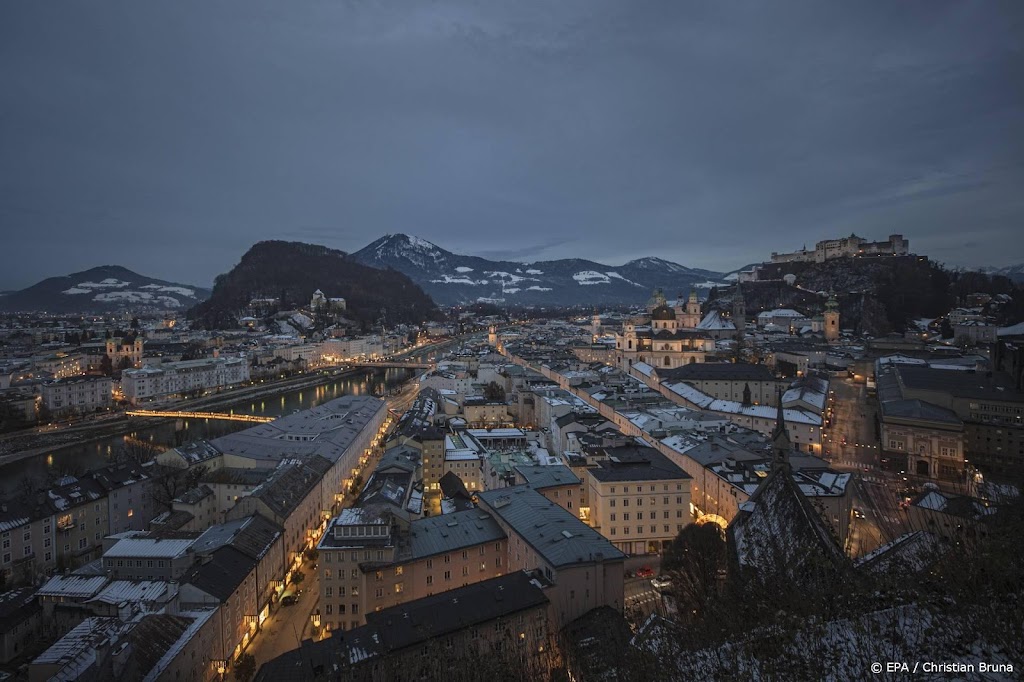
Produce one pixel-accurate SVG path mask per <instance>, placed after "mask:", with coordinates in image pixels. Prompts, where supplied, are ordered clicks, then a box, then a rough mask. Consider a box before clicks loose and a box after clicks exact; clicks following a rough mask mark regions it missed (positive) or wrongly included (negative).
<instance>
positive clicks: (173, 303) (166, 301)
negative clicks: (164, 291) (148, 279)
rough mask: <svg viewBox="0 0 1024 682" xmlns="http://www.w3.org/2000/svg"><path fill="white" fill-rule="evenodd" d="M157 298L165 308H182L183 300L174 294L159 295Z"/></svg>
mask: <svg viewBox="0 0 1024 682" xmlns="http://www.w3.org/2000/svg"><path fill="white" fill-rule="evenodd" d="M156 300H158V301H160V303H162V304H163V305H164V307H165V308H180V307H181V301H179V300H178V299H176V298H174V297H173V296H157V297H156Z"/></svg>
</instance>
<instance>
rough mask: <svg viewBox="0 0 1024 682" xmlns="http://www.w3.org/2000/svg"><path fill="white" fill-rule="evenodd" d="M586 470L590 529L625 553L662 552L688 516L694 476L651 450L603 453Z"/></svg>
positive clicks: (623, 449) (620, 449)
mask: <svg viewBox="0 0 1024 682" xmlns="http://www.w3.org/2000/svg"><path fill="white" fill-rule="evenodd" d="M599 454H600V458H599V459H598V460H597V466H595V467H591V468H588V469H587V470H586V476H587V487H588V488H589V495H588V499H589V502H590V525H591V526H592V527H593V528H594V529H595V530H597V531H599V532H600V533H601V534H602V535H603V536H605V537H606V538H608V540H609V541H610V542H611V543H612V544H613V545H615V546H616V547H617V548H619V549H620V550H621V551H623V552H624V553H626V554H649V553H656V552H660V551H661V550H662V549H664V548H665V547H666V546H667V545H668V544H669V543H670V542H671V541H672V539H673V538H675V536H676V535H678V533H679V531H681V530H682V529H683V526H685V525H687V524H689V523H690V522H691V520H692V517H691V515H690V482H691V477H690V475H689V474H687V473H686V472H685V471H683V469H681V468H680V467H679V466H677V465H676V464H674V463H673V462H672V461H671V460H670V459H669V458H668V457H666V456H665V455H663V454H661V453H660V452H658V451H657V450H655V449H653V448H647V447H640V446H636V445H631V446H623V447H615V448H605V449H603V450H602V451H600V453H599Z"/></svg>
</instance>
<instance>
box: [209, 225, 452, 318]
mask: <svg viewBox="0 0 1024 682" xmlns="http://www.w3.org/2000/svg"><path fill="white" fill-rule="evenodd" d="M317 289H319V290H321V291H323V292H324V294H325V295H326V296H328V297H331V298H335V297H342V298H344V299H346V301H347V303H348V312H347V313H346V316H347V317H349V318H350V319H352V320H354V321H356V322H360V323H363V324H376V323H377V322H378V321H379V320H380V319H381V318H383V319H384V321H385V322H386V323H387V324H389V325H390V324H400V323H408V324H418V323H422V322H424V321H426V320H429V319H436V318H437V317H439V315H440V313H439V311H438V309H437V306H436V305H435V304H434V302H433V301H432V300H431V299H430V297H429V296H427V295H426V294H425V293H424V292H423V290H422V289H420V287H418V286H417V285H416V284H414V283H413V282H412V280H410V279H409V278H408V277H406V276H405V275H403V274H402V273H400V272H396V271H394V270H379V269H377V268H371V267H369V266H366V265H363V264H361V263H357V262H356V261H354V260H352V259H351V258H350V257H349V256H348V255H347V254H346V253H344V252H342V251H337V250H335V249H330V248H327V247H325V246H318V245H316V244H304V243H302V242H284V241H265V242H259V243H257V244H255V245H254V246H253V247H252V248H250V249H249V250H248V251H247V252H246V253H245V255H244V256H242V260H241V261H240V262H239V263H238V265H236V266H235V267H234V268H232V269H231V271H230V272H227V273H224V274H222V275H219V276H218V277H217V279H216V280H215V281H214V287H213V293H212V294H211V295H210V298H209V299H208V300H206V301H204V302H202V303H200V304H199V305H197V306H195V307H193V308H192V309H191V310H189V318H190V319H192V320H194V321H195V322H196V323H197V324H199V325H201V326H205V327H207V328H230V327H233V326H237V324H238V319H239V318H240V317H242V316H244V315H245V314H246V310H247V308H248V306H249V302H250V301H251V300H252V299H254V298H275V299H278V303H277V307H278V308H279V309H280V310H289V309H296V308H300V307H303V306H306V305H308V304H309V301H310V298H311V297H312V295H313V292H314V291H316V290H317Z"/></svg>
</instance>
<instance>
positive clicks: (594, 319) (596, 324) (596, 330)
mask: <svg viewBox="0 0 1024 682" xmlns="http://www.w3.org/2000/svg"><path fill="white" fill-rule="evenodd" d="M600 336H601V316H600V315H598V314H597V310H596V309H595V310H594V314H593V316H591V318H590V337H591V341H593V342H594V343H597V339H598V338H600Z"/></svg>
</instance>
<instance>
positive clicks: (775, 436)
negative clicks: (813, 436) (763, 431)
mask: <svg viewBox="0 0 1024 682" xmlns="http://www.w3.org/2000/svg"><path fill="white" fill-rule="evenodd" d="M778 401H779V411H778V415H777V416H776V418H775V429H774V430H773V431H772V469H778V468H780V467H786V468H788V467H789V452H790V450H792V449H793V444H792V443H791V442H790V440H789V433H788V432H787V431H786V417H785V415H784V413H783V411H782V389H779V394H778Z"/></svg>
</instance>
